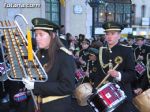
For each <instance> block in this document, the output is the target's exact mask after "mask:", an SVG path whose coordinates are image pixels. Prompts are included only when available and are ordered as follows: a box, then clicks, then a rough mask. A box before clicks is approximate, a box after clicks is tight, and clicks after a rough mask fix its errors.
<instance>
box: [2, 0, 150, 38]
mask: <svg viewBox="0 0 150 112" xmlns="http://www.w3.org/2000/svg"><path fill="white" fill-rule="evenodd" d="M104 1H105V2H104V3H101V4H99V6H98V7H97V8H96V10H95V14H94V15H95V16H94V23H95V26H94V34H96V35H99V34H103V33H104V32H103V29H102V28H101V25H102V23H103V22H105V21H117V22H120V23H123V24H125V25H126V28H127V29H125V30H124V31H123V33H125V34H127V33H132V31H133V33H134V34H141V32H142V34H145V35H147V37H148V35H149V24H148V21H149V16H150V6H149V4H150V1H148V0H132V1H131V0H104ZM131 4H132V5H131ZM0 7H1V11H0V20H8V19H11V20H13V19H14V16H15V15H16V14H23V15H24V16H25V17H26V19H27V21H28V22H29V25H30V27H32V24H31V19H32V18H34V17H43V18H47V19H49V20H51V21H53V22H55V23H57V24H59V25H64V26H65V32H66V33H68V32H69V33H71V34H72V35H73V36H76V35H79V34H85V35H86V38H91V35H92V28H93V17H92V16H93V14H92V7H90V5H89V3H88V0H65V5H61V3H60V0H1V1H0ZM17 21H18V23H19V24H20V26H21V28H22V30H23V31H24V32H26V27H27V25H26V24H25V23H24V22H23V21H22V20H21V19H20V18H18V19H17ZM132 29H133V30H132ZM143 31H145V32H144V33H143Z"/></svg>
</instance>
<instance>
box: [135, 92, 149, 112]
mask: <svg viewBox="0 0 150 112" xmlns="http://www.w3.org/2000/svg"><path fill="white" fill-rule="evenodd" d="M133 104H134V105H135V106H136V107H137V108H138V110H139V111H140V112H150V106H149V104H150V89H148V90H146V91H144V92H143V93H142V94H140V95H138V96H136V97H135V98H134V99H133Z"/></svg>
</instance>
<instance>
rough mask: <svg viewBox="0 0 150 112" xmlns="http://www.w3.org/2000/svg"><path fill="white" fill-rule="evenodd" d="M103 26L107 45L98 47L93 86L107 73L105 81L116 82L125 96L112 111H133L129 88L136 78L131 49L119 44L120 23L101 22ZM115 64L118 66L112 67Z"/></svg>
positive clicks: (121, 27)
mask: <svg viewBox="0 0 150 112" xmlns="http://www.w3.org/2000/svg"><path fill="white" fill-rule="evenodd" d="M103 28H104V29H105V33H106V35H105V39H106V42H107V45H108V47H101V48H100V52H99V62H100V66H101V67H100V68H101V70H100V71H99V72H100V73H99V74H98V75H97V76H96V77H95V79H94V82H95V86H97V85H98V84H99V83H100V82H101V81H102V80H103V79H104V77H105V76H106V75H107V74H109V75H110V77H109V78H108V79H107V81H109V82H115V83H117V84H118V85H119V86H120V89H121V90H123V91H124V93H125V95H126V96H127V98H126V99H125V101H124V102H123V103H120V104H119V106H118V107H117V108H116V109H115V110H114V111H113V112H134V106H133V104H132V89H131V82H132V81H134V80H135V78H136V75H135V71H134V66H135V60H134V55H133V51H132V49H131V47H128V46H126V45H121V44H119V39H120V35H121V30H122V29H123V26H122V25H120V24H118V23H116V22H106V23H104V24H103ZM115 66H118V67H117V68H116V69H113V68H114V67H115ZM107 81H106V82H107ZM106 82H105V83H106Z"/></svg>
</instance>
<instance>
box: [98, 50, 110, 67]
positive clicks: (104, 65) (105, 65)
mask: <svg viewBox="0 0 150 112" xmlns="http://www.w3.org/2000/svg"><path fill="white" fill-rule="evenodd" d="M105 48H106V47H100V49H99V62H100V65H101V67H102V68H106V67H107V66H109V63H108V64H104V63H103V57H102V56H103V49H105Z"/></svg>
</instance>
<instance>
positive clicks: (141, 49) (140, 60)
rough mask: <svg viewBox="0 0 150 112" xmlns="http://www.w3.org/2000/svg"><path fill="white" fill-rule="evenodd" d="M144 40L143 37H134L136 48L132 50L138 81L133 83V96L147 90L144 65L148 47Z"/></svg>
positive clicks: (148, 51)
mask: <svg viewBox="0 0 150 112" xmlns="http://www.w3.org/2000/svg"><path fill="white" fill-rule="evenodd" d="M144 40H145V39H144V37H143V36H136V44H137V47H136V48H135V49H134V56H135V59H136V64H137V66H136V70H137V76H138V79H137V82H136V83H134V86H135V89H134V93H135V95H138V94H141V93H142V92H143V91H145V90H146V89H148V88H149V82H148V78H147V71H146V64H147V54H148V53H150V47H149V46H147V45H145V44H144ZM139 70H142V71H139Z"/></svg>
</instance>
